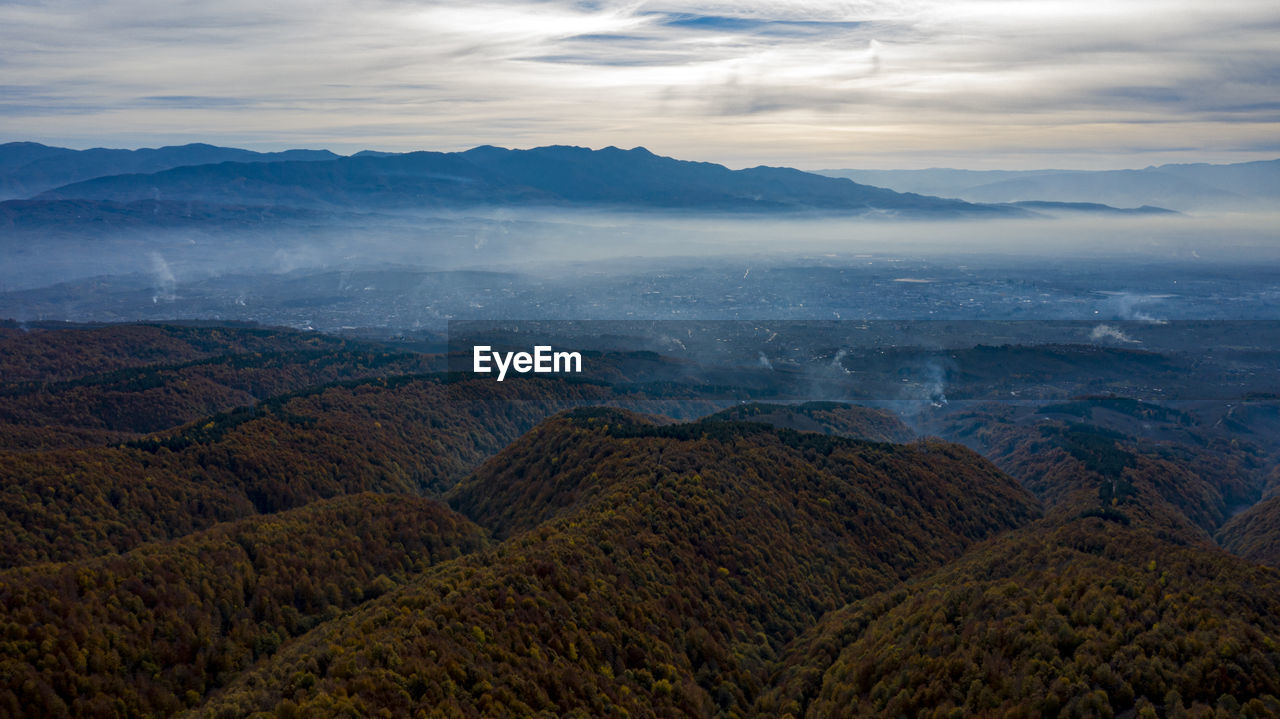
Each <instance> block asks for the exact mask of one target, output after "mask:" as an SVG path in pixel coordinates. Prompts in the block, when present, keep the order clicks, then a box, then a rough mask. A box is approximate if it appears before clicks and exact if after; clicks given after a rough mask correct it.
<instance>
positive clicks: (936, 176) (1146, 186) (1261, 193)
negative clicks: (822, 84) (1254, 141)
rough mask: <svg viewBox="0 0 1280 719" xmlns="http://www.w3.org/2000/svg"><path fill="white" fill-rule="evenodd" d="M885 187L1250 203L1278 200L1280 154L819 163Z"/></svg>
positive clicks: (1164, 202)
mask: <svg viewBox="0 0 1280 719" xmlns="http://www.w3.org/2000/svg"><path fill="white" fill-rule="evenodd" d="M817 173H818V174H821V175H826V176H828V177H843V178H846V179H851V180H853V181H854V182H864V183H869V184H874V185H877V186H880V187H889V188H892V189H894V190H897V191H899V192H919V193H924V194H929V195H939V196H942V197H956V198H959V199H963V200H968V201H969V202H1023V201H1055V202H1073V203H1074V202H1094V203H1106V204H1108V205H1112V206H1121V207H1137V206H1139V205H1157V206H1159V207H1168V208H1172V209H1175V210H1189V209H1198V208H1208V207H1247V206H1253V205H1258V204H1264V203H1273V202H1274V201H1275V200H1276V199H1280V159H1277V160H1263V161H1256V162H1242V163H1236V164H1229V165H1211V164H1206V163H1197V164H1178V165H1160V166H1151V167H1146V168H1144V169H1141V170H1102V171H1088V170H1025V171H1013V170H956V169H950V168H930V169H927V170H857V169H839V170H818V171H817Z"/></svg>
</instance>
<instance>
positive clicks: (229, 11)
mask: <svg viewBox="0 0 1280 719" xmlns="http://www.w3.org/2000/svg"><path fill="white" fill-rule="evenodd" d="M27 139H30V140H37V141H41V142H46V143H49V144H57V145H63V146H70V147H92V146H109V147H140V146H156V145H163V144H176V143H184V142H191V141H206V142H212V143H216V144H227V145H236V146H241V147H250V148H254V149H282V148H286V147H327V148H329V149H332V150H334V151H337V152H348V151H354V150H358V149H364V148H376V149H383V150H411V149H436V150H453V149H463V148H467V147H471V146H474V145H478V144H495V145H503V146H507V147H531V146H536V145H545V144H575V145H586V146H591V147H602V146H606V145H617V146H620V147H633V146H637V145H644V146H646V147H648V148H649V149H651V150H653V151H654V152H658V153H660V154H666V155H673V156H677V157H681V158H685V159H699V160H710V161H715V162H722V163H725V164H728V165H730V166H734V167H741V166H750V165H756V164H785V165H793V166H797V167H804V168H809V169H816V168H824V167H825V168H829V167H930V166H961V167H1007V168H1026V167H1079V168H1112V167H1141V166H1145V165H1147V164H1158V163H1160V162H1167V161H1199V160H1206V161H1238V160H1250V159H1264V158H1265V159H1270V158H1274V157H1278V156H1280V3H1277V2H1276V0H1216V1H1215V2H1206V1H1205V0H949V1H933V0H865V1H864V2H816V1H815V2H811V1H808V0H799V1H793V2H786V1H785V0H784V1H781V2H769V3H764V2H752V1H747V2H733V3H727V2H724V3H717V2H681V1H680V0H670V1H667V2H663V1H658V2H645V1H635V2H614V1H612V0H602V1H600V2H568V1H564V0H546V1H543V2H532V1H531V2H514V1H504V2H476V3H472V2H458V3H438V2H430V1H426V0H268V1H266V2H264V1H263V0H196V1H190V0H57V1H56V2H41V1H39V0H35V1H26V0H16V1H15V0H5V2H4V3H3V4H0V141H7V140H27Z"/></svg>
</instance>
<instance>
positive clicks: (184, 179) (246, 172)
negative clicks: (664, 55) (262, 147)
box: [38, 145, 1029, 217]
mask: <svg viewBox="0 0 1280 719" xmlns="http://www.w3.org/2000/svg"><path fill="white" fill-rule="evenodd" d="M38 199H40V200H67V199H81V200H95V201H110V202H136V201H140V200H152V199H156V200H164V201H180V202H191V201H195V202H204V203H210V204H221V205H239V206H255V205H256V206H263V205H268V206H272V205H285V206H294V207H312V208H315V207H319V208H342V207H347V208H349V207H373V208H431V207H445V206H457V205H463V206H466V205H486V204H504V205H525V206H537V205H545V206H589V207H599V208H608V209H667V210H700V211H713V212H716V211H735V212H737V211H758V212H779V211H782V212H797V211H799V212H815V211H816V212H834V213H841V214H845V213H858V214H881V213H888V214H897V213H904V214H910V215H925V216H957V215H962V216H984V217H985V216H990V217H1001V216H1026V215H1028V214H1029V213H1027V212H1025V211H1024V210H1021V209H1018V208H1009V207H993V206H984V205H976V204H973V203H968V202H962V201H958V200H946V199H941V198H937V197H927V196H922V195H916V194H911V193H899V192H895V191H893V190H886V189H883V188H878V187H870V186H866V185H860V184H858V183H855V182H852V181H849V180H843V179H836V178H829V177H824V176H821V175H814V174H811V173H807V172H802V171H800V170H795V169H790V168H781V167H763V166H762V167H753V168H749V169H744V170H730V169H729V168H727V167H724V166H723V165H716V164H713V163H707V162H688V161H683V160H676V159H673V158H669V157H661V156H658V155H654V154H653V153H651V152H649V151H648V150H646V149H645V148H642V147H637V148H633V149H631V150H622V149H619V148H616V147H607V148H604V149H601V150H591V149H588V148H582V147H569V146H549V147H539V148H534V149H531V150H508V149H503V148H498V147H492V146H487V145H486V146H482V147H477V148H474V149H472V150H467V151H465V152H455V153H442V152H426V151H423V152H411V153H405V154H381V153H360V154H358V155H355V156H352V157H340V158H335V159H331V160H322V161H280V162H269V163H268V162H261V161H259V162H224V163H220V164H201V165H190V166H183V167H175V168H171V169H167V170H163V171H160V172H154V173H133V174H116V175H111V176H105V177H98V178H95V179H90V180H86V181H84V182H76V183H71V184H68V185H64V186H62V187H59V188H56V189H53V190H50V191H48V192H44V193H42V194H41V195H39V196H38Z"/></svg>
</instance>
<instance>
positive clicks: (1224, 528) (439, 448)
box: [0, 325, 1280, 717]
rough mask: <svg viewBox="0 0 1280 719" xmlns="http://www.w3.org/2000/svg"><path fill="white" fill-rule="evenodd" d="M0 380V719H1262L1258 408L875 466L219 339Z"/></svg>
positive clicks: (837, 442) (1265, 472)
mask: <svg viewBox="0 0 1280 719" xmlns="http://www.w3.org/2000/svg"><path fill="white" fill-rule="evenodd" d="M0 347H3V349H4V350H5V351H4V353H3V354H0V363H3V367H4V368H5V369H6V372H5V375H4V379H3V381H2V382H0V428H2V429H3V432H0V438H3V440H4V444H3V448H0V547H2V548H3V551H2V552H0V560H2V565H3V566H0V715H4V716H14V717H24V716H31V717H48V716H53V717H135V716H148V715H150V716H168V715H174V714H178V713H185V714H186V715H189V716H210V717H239V716H309V715H311V716H353V717H354V716H375V715H384V716H393V717H399V716H404V717H409V716H418V715H428V716H432V715H440V716H476V717H478V716H501V715H505V716H536V715H540V714H544V715H553V716H565V715H575V714H576V715H586V716H615V715H617V716H622V715H631V716H654V717H659V716H660V717H667V716H671V717H675V716H694V717H720V716H723V717H729V716H744V717H745V716H760V717H777V716H793V717H801V716H808V717H826V716H902V715H905V716H951V715H954V714H958V715H967V716H1057V715H1071V716H1144V717H1150V716H1153V715H1154V716H1157V717H1162V716H1167V717H1173V716H1206V717H1207V716H1215V717H1217V716H1220V717H1234V716H1258V717H1261V716H1275V715H1277V714H1278V713H1280V700H1278V699H1277V697H1280V649H1277V647H1280V619H1277V618H1278V617H1280V575H1278V574H1277V573H1276V570H1275V569H1273V568H1270V567H1267V566H1265V565H1264V564H1262V563H1274V562H1276V552H1275V547H1276V546H1280V541H1277V539H1276V533H1277V529H1276V527H1277V526H1280V523H1277V522H1276V521H1274V517H1275V516H1276V514H1277V510H1276V506H1278V505H1277V504H1276V500H1275V499H1268V500H1264V501H1262V502H1260V503H1257V504H1256V505H1255V506H1253V507H1252V508H1250V509H1245V510H1244V511H1240V512H1238V513H1236V512H1237V511H1238V510H1240V509H1242V508H1243V507H1245V506H1246V505H1248V504H1251V503H1253V502H1255V501H1256V500H1258V499H1259V498H1261V497H1263V496H1271V495H1273V494H1274V491H1275V486H1276V484H1277V477H1280V475H1278V474H1277V469H1276V467H1277V466H1280V465H1277V451H1278V450H1277V447H1276V446H1275V442H1274V436H1275V432H1274V431H1273V430H1274V428H1275V427H1277V426H1280V412H1278V411H1277V409H1276V408H1275V407H1274V406H1271V405H1267V404H1265V403H1252V404H1248V405H1245V404H1242V405H1240V406H1238V407H1231V408H1228V409H1226V410H1221V411H1219V410H1214V409H1212V408H1208V407H1207V406H1202V405H1199V404H1198V405H1196V406H1193V407H1188V408H1185V409H1177V408H1173V407H1164V406H1158V405H1154V404H1148V403H1142V402H1135V401H1132V400H1123V399H1116V398H1107V399H1081V400H1072V401H1068V402H1058V403H1054V404H1044V405H1038V406H1030V405H1027V404H1025V403H1018V404H1007V405H1005V404H996V405H983V406H976V407H975V406H960V405H958V404H957V405H956V406H950V407H945V406H944V407H937V408H935V409H934V410H933V414H932V415H930V417H932V419H929V418H927V417H924V416H923V415H913V416H911V419H912V421H913V423H914V424H913V428H911V429H909V428H908V427H907V426H906V425H905V424H904V423H903V422H902V421H900V420H899V419H898V418H897V417H895V416H894V415H892V414H890V413H889V412H886V411H884V410H879V409H869V408H862V407H854V406H850V405H845V404H838V403H806V404H785V405H779V404H761V403H748V404H737V405H733V406H730V407H728V408H726V407H725V402H723V401H722V402H719V403H716V402H710V401H706V400H703V399H699V397H700V394H699V391H698V389H697V387H695V386H693V385H681V384H679V383H678V382H675V381H672V382H666V381H663V382H651V381H649V380H652V379H653V377H654V376H655V375H656V374H661V371H662V370H664V369H670V366H668V364H665V363H664V362H663V360H662V358H661V357H657V356H656V355H651V353H649V354H646V353H640V354H634V353H633V354H626V353H623V354H620V355H618V356H616V357H614V358H613V360H606V357H605V356H604V355H602V356H601V359H600V361H601V362H605V361H614V365H611V366H610V367H609V368H608V369H609V372H607V373H605V374H606V376H607V377H609V380H608V381H605V380H590V381H583V380H577V379H575V380H573V381H563V382H559V381H553V380H548V379H545V378H542V379H525V378H518V379H510V380H508V381H507V382H504V383H502V384H498V383H496V382H494V381H491V380H489V381H477V380H466V379H463V378H460V377H457V376H451V375H447V374H443V373H437V372H434V371H433V370H435V369H437V368H438V367H440V365H441V363H440V360H439V358H438V357H432V356H429V355H421V354H418V353H415V352H411V351H408V349H407V347H406V346H404V345H397V344H394V343H391V344H388V343H375V342H357V341H352V340H344V339H339V338H334V337H327V336H323V335H318V334H315V333H304V332H293V331H289V330H280V329H268V328H261V327H250V326H234V327H215V326H203V327H193V326H182V327H179V326H164V325H155V326H116V327H92V328H86V327H61V328H58V327H55V326H52V325H50V326H37V327H26V328H22V327H19V326H16V325H14V326H8V327H5V328H2V329H0ZM992 351H993V352H994V351H997V349H992ZM676 369H678V370H680V371H683V370H684V369H686V368H681V367H677V368H676ZM639 379H644V380H645V381H643V382H639V381H637V380H639ZM614 381H616V382H617V384H611V382H614ZM638 387H648V388H655V387H660V388H662V392H663V394H662V395H660V396H654V395H652V394H646V393H644V392H641V391H640V390H639V389H637V388H638ZM715 390H716V392H717V393H718V394H719V395H720V396H724V391H723V390H724V388H723V387H721V386H719V385H717V386H716V387H715ZM627 408H633V409H643V410H644V411H645V412H647V413H646V414H642V413H639V412H637V411H633V409H627ZM1215 412H1217V414H1215ZM913 430H914V431H913ZM917 431H920V432H924V433H937V434H943V435H945V436H946V437H949V438H951V439H953V440H960V441H963V442H965V443H966V444H968V445H969V447H965V446H962V445H960V444H953V443H950V442H947V441H942V440H939V439H921V438H918V437H917ZM984 455H985V457H986V458H984ZM1002 469H1003V471H1002ZM1006 472H1007V474H1006ZM1233 513H1234V514H1235V516H1234V517H1232V514H1233ZM1215 539H1216V540H1217V541H1220V542H1221V543H1222V546H1218V545H1217V544H1216V543H1215ZM1224 547H1225V549H1224ZM1226 549H1230V550H1231V551H1235V552H1238V553H1239V554H1240V555H1241V556H1238V557H1237V556H1233V555H1231V554H1228V553H1227V551H1226Z"/></svg>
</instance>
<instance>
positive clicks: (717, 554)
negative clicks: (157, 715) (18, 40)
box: [199, 410, 1038, 716]
mask: <svg viewBox="0 0 1280 719" xmlns="http://www.w3.org/2000/svg"><path fill="white" fill-rule="evenodd" d="M454 504H455V506H457V507H458V508H459V509H460V511H462V512H464V513H467V514H469V515H470V516H472V517H474V518H476V519H477V520H478V521H479V522H480V523H481V524H482V525H485V526H487V527H490V528H492V529H494V530H495V531H496V532H500V533H501V534H502V535H504V536H508V537H509V538H508V539H507V540H506V541H504V542H502V543H501V544H499V545H497V546H496V547H493V548H491V549H488V550H484V551H482V552H480V553H478V554H475V555H472V556H470V557H466V558H463V559H461V560H459V561H457V562H455V563H451V564H449V565H447V566H440V567H437V568H433V569H432V570H429V571H428V572H426V573H425V574H424V575H423V576H422V578H421V579H420V580H419V581H416V582H414V583H413V584H412V585H410V586H406V587H405V588H403V589H401V590H398V591H396V592H394V593H392V594H389V595H388V596H386V597H383V598H380V599H378V600H377V601H375V602H373V603H371V604H369V605H367V606H365V607H362V608H361V609H360V610H359V611H357V612H355V613H353V614H352V615H351V616H350V617H347V618H343V619H340V620H338V621H335V622H331V623H328V624H326V625H324V626H323V627H322V628H320V630H318V631H317V632H315V633H313V634H310V635H308V636H307V637H305V638H304V639H303V640H302V641H299V642H297V643H296V644H293V645H290V646H288V647H286V648H284V649H282V651H281V652H280V653H279V654H278V655H276V656H275V657H273V658H272V659H271V660H270V661H268V662H264V663H261V664H260V665H259V666H257V667H256V668H255V669H254V670H253V671H251V672H249V673H248V674H246V675H244V676H243V677H242V678H240V679H238V680H237V681H235V682H234V683H233V684H232V685H231V686H230V687H229V688H228V689H227V690H225V691H224V692H222V693H220V694H218V695H217V696H215V697H214V698H213V700H212V701H211V702H210V703H209V704H208V705H206V706H204V707H202V708H201V710H200V712H199V713H200V715H204V716H218V715H231V716H240V715H245V714H248V713H252V712H255V711H278V710H280V709H281V708H282V707H286V708H287V710H288V711H293V710H294V709H297V710H298V711H300V712H302V713H303V714H305V713H306V712H317V713H320V714H326V713H332V712H335V711H344V710H345V711H348V712H351V713H353V714H357V715H361V714H370V713H373V712H375V711H377V710H379V709H385V710H388V711H390V713H391V714H392V715H398V716H409V715H412V714H413V713H414V712H415V711H417V710H418V709H420V708H434V710H435V711H437V712H442V713H445V714H452V715H460V716H483V715H489V716H494V715H502V716H534V715H538V714H541V713H546V714H550V715H556V716H562V715H566V714H573V713H579V714H582V715H589V716H614V715H620V714H623V713H624V712H625V713H626V714H629V715H633V716H653V715H657V716H677V715H694V716H714V715H718V714H724V715H733V714H741V713H743V712H744V711H746V710H747V709H748V708H749V707H750V706H751V704H752V701H753V700H754V697H755V696H756V694H757V693H758V692H759V691H760V688H761V687H762V686H764V683H765V682H766V681H767V678H768V674H769V668H770V665H771V663H772V660H773V658H774V657H775V656H777V654H778V652H779V651H781V649H782V647H783V646H785V644H786V643H787V642H788V641H789V640H790V639H792V638H793V637H795V636H796V635H797V634H798V633H799V632H800V631H802V630H803V629H804V628H805V627H807V626H809V625H811V624H812V623H814V622H815V621H817V619H818V618H819V617H820V616H821V615H822V614H823V613H824V612H825V611H828V610H830V609H834V608H835V607H838V606H840V605H841V604H843V603H844V602H846V601H849V600H851V599H854V598H858V597H862V596H866V595H867V594H869V593H871V592H874V591H876V590H877V589H878V588H882V587H888V586H892V585H894V584H896V583H897V582H898V581H900V580H901V579H903V578H905V577H909V576H912V575H914V574H917V573H919V572H921V571H924V570H927V569H929V568H931V567H936V566H938V565H939V564H941V563H943V562H945V561H948V560H949V559H952V558H954V557H956V556H958V555H959V553H960V552H962V551H963V550H964V548H965V547H967V546H969V545H970V544H971V543H972V542H974V541H977V540H980V539H982V538H985V537H989V536H992V535H993V534H995V533H998V532H1000V531H1002V530H1007V529H1009V528H1012V527H1016V526H1018V525H1020V524H1022V523H1025V522H1026V521H1028V520H1030V519H1032V518H1033V517H1035V516H1036V514H1037V513H1038V506H1037V503H1036V502H1035V500H1034V499H1032V498H1031V497H1030V496H1029V495H1027V494H1026V493H1025V492H1024V491H1023V490H1021V489H1020V488H1019V487H1018V486H1017V485H1016V484H1015V483H1013V481H1012V480H1010V479H1009V478H1008V477H1007V476H1005V475H1003V474H1001V473H1000V472H999V471H998V470H996V469H995V468H994V467H992V466H991V465H990V464H989V463H987V462H985V461H984V460H982V459H981V458H979V457H978V456H976V455H974V454H973V453H972V452H970V451H968V450H965V449H962V448H959V447H956V446H954V445H944V444H929V445H921V446H904V445H891V444H881V443H871V442H865V441H858V440H851V439H844V438H837V437H827V436H822V435H818V434H812V433H797V432H792V431H787V430H778V429H774V428H771V427H767V426H765V425H760V424H743V423H735V422H710V423H693V424H676V425H670V424H654V423H652V422H649V421H647V420H645V419H643V418H638V417H636V416H635V415H632V414H629V413H626V412H621V411H617V410H576V411H573V412H570V413H568V414H564V415H560V416H558V417H556V418H553V419H551V420H548V421H547V422H544V423H543V424H541V425H540V426H539V427H538V428H537V429H535V430H534V431H533V432H531V433H529V434H528V435H526V436H525V437H523V438H521V439H520V440H519V441H518V442H516V443H514V444H513V445H512V446H511V447H509V448H508V449H506V450H504V451H503V452H502V453H501V454H499V455H498V456H496V457H495V458H493V459H491V460H489V461H488V462H486V463H485V464H484V465H483V466H482V467H481V468H480V469H479V470H478V471H477V472H476V474H475V476H474V477H472V478H470V479H468V480H464V482H463V484H462V485H460V490H459V492H458V494H457V495H456V496H455V501H454ZM299 676H308V677H311V678H309V679H307V681H306V682H299V681H297V680H296V677H299Z"/></svg>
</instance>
